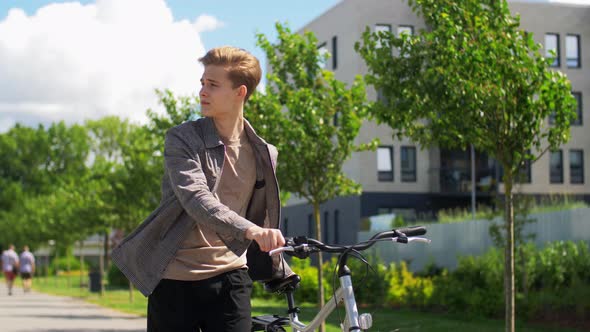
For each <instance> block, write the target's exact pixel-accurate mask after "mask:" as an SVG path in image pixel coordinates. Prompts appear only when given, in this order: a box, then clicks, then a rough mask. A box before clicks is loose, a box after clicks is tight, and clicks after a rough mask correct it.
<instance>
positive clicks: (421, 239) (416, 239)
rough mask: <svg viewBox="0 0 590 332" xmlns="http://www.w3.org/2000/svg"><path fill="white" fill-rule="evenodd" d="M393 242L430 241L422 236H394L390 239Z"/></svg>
mask: <svg viewBox="0 0 590 332" xmlns="http://www.w3.org/2000/svg"><path fill="white" fill-rule="evenodd" d="M391 241H393V242H397V243H410V242H423V243H430V242H432V241H431V240H430V239H427V238H423V237H416V236H412V237H394V238H392V239H391Z"/></svg>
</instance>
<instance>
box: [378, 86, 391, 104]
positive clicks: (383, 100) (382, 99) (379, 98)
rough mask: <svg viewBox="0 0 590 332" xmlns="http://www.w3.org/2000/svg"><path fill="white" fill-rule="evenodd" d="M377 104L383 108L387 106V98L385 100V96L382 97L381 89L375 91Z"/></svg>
mask: <svg viewBox="0 0 590 332" xmlns="http://www.w3.org/2000/svg"><path fill="white" fill-rule="evenodd" d="M377 102H379V103H381V104H383V105H385V106H389V98H387V96H385V95H383V89H382V88H378V89H377Z"/></svg>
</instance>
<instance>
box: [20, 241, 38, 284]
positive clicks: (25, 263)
mask: <svg viewBox="0 0 590 332" xmlns="http://www.w3.org/2000/svg"><path fill="white" fill-rule="evenodd" d="M34 273H35V256H33V253H31V252H30V251H29V246H25V247H24V251H23V252H22V253H21V254H20V277H21V278H22V279H23V290H24V291H25V293H28V292H30V291H31V286H33V274H34Z"/></svg>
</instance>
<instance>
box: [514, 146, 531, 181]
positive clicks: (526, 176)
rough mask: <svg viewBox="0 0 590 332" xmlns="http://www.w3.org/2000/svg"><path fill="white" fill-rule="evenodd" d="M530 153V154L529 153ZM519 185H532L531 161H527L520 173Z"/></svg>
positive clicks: (524, 162)
mask: <svg viewBox="0 0 590 332" xmlns="http://www.w3.org/2000/svg"><path fill="white" fill-rule="evenodd" d="M529 153H530V152H529ZM517 180H518V183H531V160H530V159H525V160H524V161H523V162H522V166H521V167H520V171H519V172H518V179H517Z"/></svg>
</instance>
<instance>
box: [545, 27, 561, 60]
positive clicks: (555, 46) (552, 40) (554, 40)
mask: <svg viewBox="0 0 590 332" xmlns="http://www.w3.org/2000/svg"><path fill="white" fill-rule="evenodd" d="M553 52H555V54H552V53H553ZM545 56H546V57H547V58H553V62H552V63H551V67H559V35H558V34H556V33H547V34H545Z"/></svg>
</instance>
